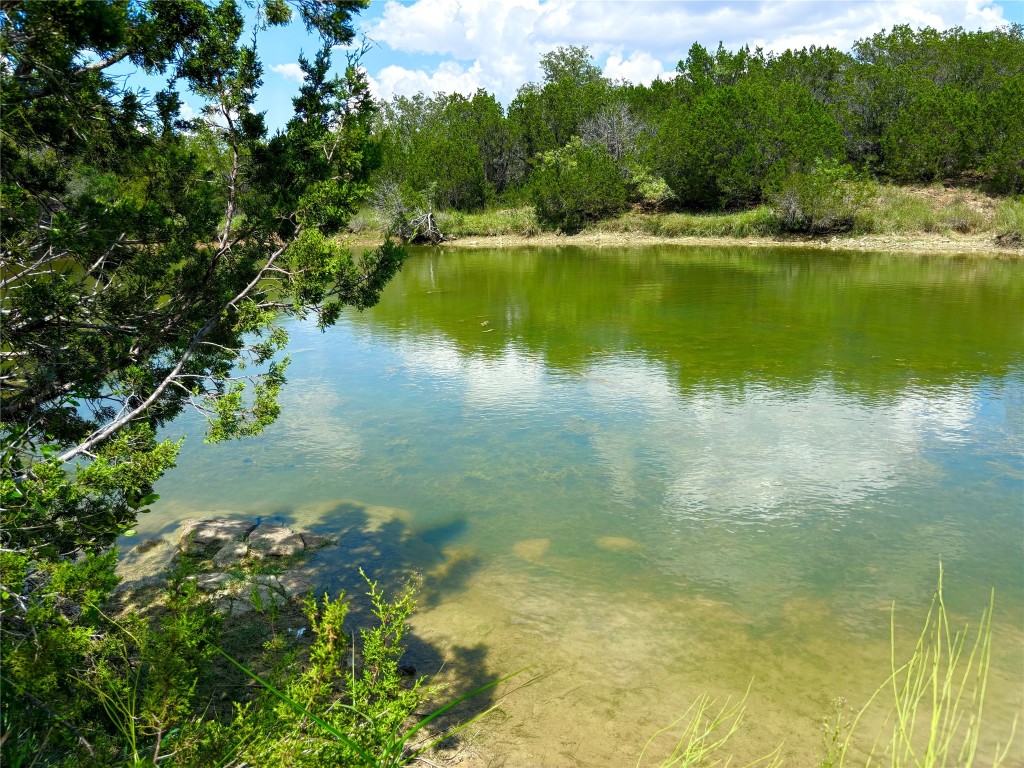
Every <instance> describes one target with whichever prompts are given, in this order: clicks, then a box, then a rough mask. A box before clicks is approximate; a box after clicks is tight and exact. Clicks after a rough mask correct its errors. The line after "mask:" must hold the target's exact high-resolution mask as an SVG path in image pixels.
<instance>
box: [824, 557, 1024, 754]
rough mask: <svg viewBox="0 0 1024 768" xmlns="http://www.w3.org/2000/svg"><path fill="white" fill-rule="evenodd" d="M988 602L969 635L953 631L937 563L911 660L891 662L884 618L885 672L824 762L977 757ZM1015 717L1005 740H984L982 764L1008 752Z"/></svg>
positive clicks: (988, 646) (988, 643) (988, 649)
mask: <svg viewBox="0 0 1024 768" xmlns="http://www.w3.org/2000/svg"><path fill="white" fill-rule="evenodd" d="M992 608H993V600H992V599H990V601H989V605H988V607H987V608H986V609H985V610H984V611H983V612H982V615H981V619H980V621H979V622H978V627H977V629H976V630H975V631H974V633H973V636H972V633H971V632H970V630H969V627H964V628H963V629H962V630H959V631H954V630H953V628H952V627H951V626H950V620H949V614H948V612H947V610H946V604H945V601H944V599H943V595H942V569H941V567H940V569H939V583H938V588H937V589H936V592H935V596H934V597H933V598H932V603H931V607H930V608H929V610H928V615H927V617H926V618H925V623H924V628H923V629H922V630H921V633H920V635H919V636H918V638H917V642H916V643H915V646H914V650H913V652H912V654H911V655H910V658H909V659H908V660H907V661H905V662H903V663H902V664H901V663H898V662H897V650H896V645H897V643H896V622H895V617H894V616H893V618H892V619H891V622H890V669H891V673H890V675H889V677H888V678H887V679H886V680H885V682H884V683H882V685H880V686H879V687H878V688H877V690H876V691H875V693H874V694H873V695H872V696H871V698H870V699H869V700H868V702H867V704H865V705H864V707H863V708H861V710H860V711H859V712H858V713H857V715H856V716H855V717H854V719H853V721H852V723H851V725H850V726H849V728H848V730H847V735H846V738H845V739H843V740H842V741H840V740H839V739H833V741H832V748H831V749H830V753H829V754H828V755H827V756H826V758H825V760H823V762H822V763H821V765H822V767H823V768H843V766H847V765H856V766H864V768H870V767H871V766H887V767H888V768H910V767H911V766H913V767H914V768H941V767H943V766H958V768H971V767H972V766H974V765H975V764H976V763H978V762H980V760H979V756H978V747H979V743H980V740H981V735H982V725H983V721H984V705H985V691H986V688H987V681H988V671H989V664H990V660H991V653H992ZM879 708H883V710H884V714H883V720H882V725H881V727H880V729H879V730H878V732H877V733H876V734H875V735H874V737H873V739H872V741H871V747H870V749H868V750H867V754H866V755H865V754H863V753H862V750H861V749H858V747H857V746H856V745H858V744H862V743H866V739H865V737H864V735H863V734H862V733H861V731H862V730H863V723H864V722H865V720H866V719H870V718H871V717H874V716H876V715H877V714H878V709H879ZM1015 728H1016V720H1014V723H1013V725H1012V726H1011V729H1010V733H1009V734H1008V735H1007V738H1006V742H1005V743H1002V744H1000V743H998V742H997V743H995V744H994V745H992V746H991V749H992V753H993V754H992V755H991V756H989V757H987V758H985V763H986V764H987V765H993V766H999V765H1001V764H1002V763H1003V761H1004V760H1005V759H1006V756H1007V754H1008V753H1009V749H1010V744H1011V743H1012V741H1013V735H1014V730H1015Z"/></svg>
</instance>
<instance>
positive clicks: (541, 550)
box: [512, 539, 551, 563]
mask: <svg viewBox="0 0 1024 768" xmlns="http://www.w3.org/2000/svg"><path fill="white" fill-rule="evenodd" d="M550 546H551V539H523V540H522V541H517V542H516V543H515V544H513V545H512V551H513V552H515V553H516V556H517V557H521V558H522V559H523V560H527V561H529V562H531V563H532V562H535V561H537V560H540V559H541V558H542V557H544V555H545V553H547V551H548V547H550Z"/></svg>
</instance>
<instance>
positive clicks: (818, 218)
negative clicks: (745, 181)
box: [770, 160, 872, 234]
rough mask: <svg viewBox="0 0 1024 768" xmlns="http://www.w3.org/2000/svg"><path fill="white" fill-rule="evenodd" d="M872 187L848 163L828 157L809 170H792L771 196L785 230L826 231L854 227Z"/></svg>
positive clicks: (838, 230) (841, 230)
mask: <svg viewBox="0 0 1024 768" xmlns="http://www.w3.org/2000/svg"><path fill="white" fill-rule="evenodd" d="M871 191H872V190H871V185H870V184H869V183H867V182H863V181H860V180H858V179H857V178H856V176H855V174H854V172H853V168H851V167H850V166H849V165H840V164H838V163H836V162H835V161H829V160H825V161H819V162H818V163H816V164H815V166H814V168H812V169H811V170H810V171H808V172H806V173H804V172H797V173H791V174H790V175H789V176H787V177H786V178H785V179H784V180H783V181H782V182H781V183H780V184H779V185H778V186H777V187H776V188H775V189H774V190H773V191H772V193H771V194H770V200H771V205H772V209H773V211H774V212H775V215H776V216H778V217H779V221H780V223H781V225H782V228H783V229H784V230H786V231H789V232H807V233H811V234H825V233H828V232H844V231H847V230H850V229H852V228H853V226H854V224H855V222H856V219H857V213H858V212H859V211H860V210H861V208H863V206H864V204H865V203H866V202H867V201H868V199H869V197H870V195H871Z"/></svg>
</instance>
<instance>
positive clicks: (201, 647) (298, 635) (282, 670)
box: [2, 552, 430, 768]
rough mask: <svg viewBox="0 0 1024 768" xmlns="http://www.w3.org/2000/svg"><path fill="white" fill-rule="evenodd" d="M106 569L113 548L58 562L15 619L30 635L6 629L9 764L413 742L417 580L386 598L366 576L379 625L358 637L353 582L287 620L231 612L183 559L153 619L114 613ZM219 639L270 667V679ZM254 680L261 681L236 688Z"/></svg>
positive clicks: (267, 756) (395, 752)
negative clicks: (258, 641) (412, 633)
mask: <svg viewBox="0 0 1024 768" xmlns="http://www.w3.org/2000/svg"><path fill="white" fill-rule="evenodd" d="M113 566H114V554H113V553H112V552H110V553H107V554H104V555H87V556H86V557H85V558H84V559H83V561H82V562H81V563H69V562H62V563H59V564H55V565H53V566H52V567H51V568H50V570H49V573H47V574H46V577H45V578H46V584H45V586H43V587H41V588H40V589H39V590H38V591H39V593H40V594H41V598H40V599H38V600H36V601H35V602H34V603H33V605H32V608H31V611H30V612H29V615H28V616H26V617H24V618H23V619H20V620H21V621H22V622H23V623H24V624H25V625H26V626H30V627H31V629H32V632H33V633H34V634H35V636H34V637H31V638H30V637H27V636H26V637H22V638H20V640H15V641H11V637H12V636H13V635H14V634H15V633H14V632H12V631H9V632H8V636H7V638H6V639H7V641H8V642H7V643H6V645H5V649H4V650H5V664H4V672H3V685H4V688H5V702H4V708H3V726H2V727H3V733H4V740H3V744H2V759H3V763H4V765H12V766H17V765H28V764H40V763H42V764H57V765H75V764H81V763H82V761H88V762H89V764H91V765H97V766H104V765H110V766H114V765H153V764H157V763H159V764H160V765H179V766H197V765H224V764H238V763H242V764H251V765H266V766H275V765H277V766H292V765H325V764H326V765H367V766H374V768H376V767H377V766H385V765H387V766H391V765H403V764H405V763H406V762H407V761H408V760H409V759H411V755H413V754H414V753H415V752H416V749H415V748H414V747H413V746H412V745H411V744H410V743H409V741H410V738H409V737H410V736H411V735H412V734H414V733H416V731H417V730H419V729H418V727H416V726H415V725H410V724H409V723H410V722H411V720H410V717H411V716H412V715H413V713H414V712H415V711H416V709H417V708H418V707H419V706H420V705H421V704H422V702H423V700H424V697H425V695H426V694H427V693H428V692H429V690H430V689H429V688H428V687H426V686H425V679H423V678H420V679H408V678H406V677H404V676H403V674H402V673H401V671H400V669H401V667H400V662H401V657H402V653H403V643H402V641H403V637H404V635H405V633H406V620H407V619H408V617H409V615H410V614H411V613H412V611H413V610H414V609H415V600H414V584H413V583H412V582H409V583H407V584H406V586H405V587H404V589H403V590H402V591H401V593H400V594H398V595H397V596H396V597H395V598H394V599H390V600H389V599H387V598H386V597H385V595H384V594H383V592H382V591H381V589H380V588H379V586H378V585H377V584H376V583H374V582H372V581H369V580H367V583H368V586H369V591H368V593H367V595H368V598H369V600H370V604H371V608H372V613H373V616H374V622H373V623H372V624H371V625H370V626H367V627H364V628H362V629H361V630H360V633H359V640H358V642H357V640H356V637H355V635H354V634H350V633H349V632H348V631H347V628H346V626H345V619H346V616H347V612H348V605H349V604H348V603H347V602H346V601H345V599H344V595H342V596H340V597H339V598H337V599H335V600H331V599H330V598H329V597H328V596H327V595H324V597H323V599H322V600H316V599H314V598H313V597H312V596H311V595H310V596H308V597H307V598H306V600H305V603H304V607H303V612H302V613H303V616H304V619H305V621H306V622H307V623H308V633H307V632H306V630H305V628H302V629H301V631H289V632H285V631H282V629H281V628H280V627H279V626H277V625H278V624H279V623H280V622H281V621H282V620H283V619H284V618H289V619H292V620H294V619H298V618H299V617H298V616H296V615H293V614H288V613H287V611H286V608H287V607H286V606H282V605H280V604H278V603H275V602H273V599H272V598H271V599H270V600H268V601H264V602H262V603H261V604H259V605H258V608H259V611H258V614H254V619H252V620H246V621H242V622H239V621H232V622H231V623H230V624H228V623H224V622H222V620H221V617H220V616H219V615H218V614H216V613H214V612H213V610H212V608H211V606H210V604H209V602H208V601H207V600H206V599H204V598H203V597H202V596H201V595H200V593H199V592H198V591H197V588H196V583H195V581H194V578H193V576H194V573H193V571H192V569H191V566H190V563H189V561H187V560H185V559H182V560H180V561H179V563H178V565H177V567H176V568H175V570H174V571H173V572H172V573H171V575H170V577H169V579H168V581H167V584H166V586H165V587H164V588H163V595H162V597H161V598H160V599H159V602H158V605H159V608H158V614H159V615H158V618H156V619H151V618H150V617H149V616H143V615H141V614H138V613H132V612H126V611H121V612H119V613H118V614H117V617H116V618H115V617H114V614H113V613H110V612H109V611H108V606H114V607H116V605H117V603H116V601H114V602H113V603H112V602H111V601H110V600H109V599H108V598H109V597H110V594H109V593H110V590H111V589H113V587H114V586H115V585H116V583H117V579H116V577H115V576H114V574H113ZM9 576H10V574H5V579H6V580H5V584H12V582H11V580H10V579H9V578H8V577H9ZM34 578H35V579H37V580H39V579H42V578H43V576H42V575H41V574H36V575H35V576H34ZM13 586H17V585H13ZM8 597H10V596H9V595H8ZM258 602H259V601H258ZM256 625H262V629H261V628H260V626H256ZM254 633H255V634H254ZM243 636H244V637H243ZM254 636H263V637H267V640H266V642H264V643H263V644H262V647H257V649H256V650H253V648H251V647H249V648H247V647H246V646H247V645H248V646H251V645H252V640H251V638H252V637H254ZM223 646H229V647H232V648H234V649H236V652H237V651H239V650H240V651H241V652H243V653H244V654H245V661H246V663H248V664H251V665H253V666H255V667H259V668H263V669H266V670H268V672H267V676H266V679H265V680H264V679H262V678H259V677H257V676H256V675H255V673H253V672H251V671H249V670H248V668H247V667H244V666H242V665H241V664H240V663H239V662H238V661H236V660H234V659H233V658H232V657H231V656H228V655H227V654H226V652H225V651H224V650H222V647H223ZM238 670H242V671H243V672H244V673H245V674H242V675H239V674H237V671H238ZM232 672H235V673H236V674H234V675H232ZM249 678H252V679H253V680H257V681H259V682H260V683H261V684H262V685H258V686H255V687H253V686H245V685H243V683H244V682H245V681H246V680H247V679H249ZM226 691H234V693H232V694H231V695H230V696H228V697H225V693H226ZM289 702H290V703H291V704H292V705H294V704H295V702H301V704H300V705H299V706H298V707H296V706H290V705H289Z"/></svg>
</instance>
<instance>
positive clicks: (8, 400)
mask: <svg viewBox="0 0 1024 768" xmlns="http://www.w3.org/2000/svg"><path fill="white" fill-rule="evenodd" d="M367 4H368V0H337V1H336V2H332V3H320V2H312V1H311V0H294V2H285V0H263V1H262V2H260V3H258V4H257V7H256V11H257V13H256V19H255V22H254V23H253V22H252V21H250V22H247V21H246V17H245V15H244V14H243V10H244V8H245V5H243V4H240V3H238V2H236V0H103V1H102V2H94V1H92V0H68V1H67V2H59V3H57V2H47V1H46V0H12V2H5V3H3V4H2V5H0V31H2V35H0V102H2V116H3V130H2V131H0V154H2V155H3V158H4V160H3V163H2V164H0V194H2V196H3V206H2V213H0V217H2V220H0V302H2V311H3V324H4V333H3V338H2V340H0V382H2V391H0V398H2V400H0V413H2V419H3V423H2V424H0V509H2V512H0V656H2V669H0V676H2V683H3V687H4V695H3V697H2V701H0V709H2V712H0V716H2V721H3V734H2V741H3V749H4V763H5V764H10V765H18V764H27V762H32V761H34V760H35V756H38V755H40V754H41V755H43V760H44V761H51V762H54V761H59V760H61V759H65V760H67V761H68V762H69V763H79V764H80V763H82V762H83V761H90V762H94V763H96V764H105V763H118V762H121V763H123V762H129V763H131V762H139V761H140V760H143V757H144V753H145V752H149V754H151V755H152V758H147V759H151V760H152V761H155V760H156V759H157V757H158V756H159V755H161V754H163V753H166V754H170V752H171V751H174V750H176V749H177V747H176V746H174V747H173V748H172V746H171V745H172V743H177V742H178V741H180V740H181V739H182V738H183V736H182V734H183V733H184V732H185V730H186V726H187V724H188V723H189V722H191V720H190V718H193V717H194V706H195V705H196V704H197V703H198V699H197V698H196V697H197V687H196V686H197V685H200V684H201V683H197V681H202V680H203V679H204V674H205V673H204V670H205V669H207V668H208V665H209V662H210V658H209V652H210V651H209V649H210V647H211V646H210V639H211V638H212V637H213V636H214V633H215V623H216V622H215V620H214V619H213V617H212V616H211V615H209V613H208V611H206V610H205V609H204V608H203V607H202V606H201V605H200V604H199V603H198V602H197V601H196V599H195V597H196V596H195V594H194V587H191V586H190V585H189V584H188V583H187V582H186V581H183V580H179V581H178V582H176V584H175V586H174V587H173V588H172V594H171V596H170V597H169V599H168V603H167V614H166V617H165V619H164V620H162V621H161V622H160V623H159V625H158V626H156V627H150V626H148V625H145V624H143V623H139V622H134V621H128V622H127V623H125V624H123V625H122V626H112V625H111V622H110V620H109V619H107V618H106V617H105V616H104V615H103V613H102V612H101V608H102V606H103V604H104V600H105V598H106V597H107V596H108V595H109V593H110V591H111V590H112V589H113V587H114V586H115V583H116V579H115V578H114V576H113V559H112V558H113V555H111V554H109V553H108V552H107V550H108V548H109V546H110V545H111V544H112V543H113V542H114V541H115V540H116V538H117V537H118V536H119V535H121V534H124V533H130V532H131V529H132V527H133V525H134V522H135V520H136V516H137V515H138V514H139V513H141V512H144V511H145V510H146V507H147V506H148V505H149V504H151V503H152V502H153V501H154V500H155V498H156V497H155V495H154V494H153V492H152V491H153V484H154V483H155V482H156V480H157V479H158V478H159V477H160V476H161V475H163V473H164V472H166V471H167V470H169V469H170V468H172V467H173V466H174V463H175V459H176V455H177V452H178V448H179V442H178V441H175V440H173V439H161V438H160V437H158V434H159V429H160V427H162V426H164V425H166V424H167V423H168V422H170V420H172V419H173V418H174V417H175V416H176V415H177V414H178V413H180V412H181V411H182V409H183V408H186V407H195V408H197V409H198V410H199V411H200V412H201V413H203V414H204V415H205V416H206V418H207V419H208V422H209V433H208V437H209V439H210V440H224V439H229V438H235V437H245V436H249V435H254V434H257V433H259V432H260V431H261V430H262V429H263V428H264V427H265V426H266V425H268V424H269V423H271V422H272V421H273V420H274V419H275V418H276V416H277V414H278V405H277V395H278V393H279V391H280V388H281V386H282V385H283V383H284V380H285V377H284V373H285V370H286V366H287V358H284V357H283V356H282V350H283V349H284V346H285V344H286V342H287V334H286V333H285V331H284V330H283V328H282V323H283V322H284V321H286V320H287V319H288V318H305V317H312V318H314V319H315V320H316V322H317V323H318V324H319V326H320V327H321V328H326V327H328V326H330V325H332V324H333V323H335V322H336V321H337V320H338V318H339V316H340V314H341V312H342V310H343V308H344V307H347V306H352V307H356V308H358V309H362V308H364V307H367V306H370V305H372V304H374V303H375V302H376V301H377V298H378V296H379V294H380V291H381V290H382V288H383V286H384V285H385V284H386V282H387V281H388V280H389V279H390V277H391V276H392V275H393V274H394V273H395V272H396V271H397V270H398V269H399V268H400V266H401V263H402V260H403V258H404V250H403V249H401V248H400V247H397V246H395V245H393V244H391V243H390V242H386V243H385V244H384V245H383V246H381V247H380V248H377V249H374V250H371V251H369V252H367V253H365V254H362V255H361V256H358V257H356V256H353V255H352V254H351V253H349V252H347V251H345V250H343V249H341V248H339V247H338V246H337V244H336V243H335V241H334V238H333V236H334V235H335V234H337V233H338V232H339V231H341V229H342V227H343V226H344V225H345V223H346V221H347V219H348V218H349V216H351V214H352V213H354V211H355V210H356V207H357V205H358V204H359V202H360V201H361V200H362V198H363V197H364V196H365V194H366V191H367V189H368V180H369V175H370V173H371V171H372V170H373V168H374V164H373V153H372V151H370V150H371V149H372V147H371V142H370V132H371V127H372V126H371V123H372V119H373V116H374V113H375V106H374V104H373V103H372V100H371V99H370V97H369V91H368V88H367V82H366V78H365V76H364V74H363V73H362V72H361V70H360V69H359V68H358V66H357V64H358V61H357V59H356V58H350V59H349V60H348V61H347V62H346V63H344V64H343V65H342V66H341V67H340V68H335V67H334V66H333V64H332V53H333V52H334V51H335V49H337V48H340V47H344V46H346V45H348V44H349V43H350V42H351V41H352V39H353V36H354V33H353V28H352V18H353V16H354V14H356V13H358V12H359V11H360V10H361V9H363V8H365V7H366V5H367ZM293 16H294V17H297V19H298V20H299V21H300V22H301V23H303V24H304V25H305V26H306V27H307V29H309V30H310V31H315V32H316V33H318V34H319V38H320V43H321V46H320V48H319V50H317V51H316V52H315V54H313V55H312V56H310V57H309V58H305V57H303V58H301V59H300V66H301V67H302V69H303V72H304V74H305V79H304V82H303V84H302V85H301V87H300V88H299V89H298V92H297V94H296V96H295V98H294V99H293V106H294V115H293V117H292V118H291V120H289V122H288V123H287V125H286V126H285V127H284V128H283V129H282V130H280V131H278V132H276V133H274V134H273V135H270V133H269V132H268V131H267V129H266V126H265V125H264V121H263V116H262V114H261V113H259V112H257V111H255V109H254V104H255V99H256V95H257V93H258V91H259V88H260V86H261V83H262V74H263V65H262V63H261V61H260V58H259V42H260V41H261V40H262V39H263V36H264V35H266V34H272V33H273V32H272V28H273V27H276V26H280V25H283V24H286V23H288V22H289V21H290V20H291V19H292V17H293ZM350 50H351V49H350ZM122 63H123V64H122ZM118 64H122V66H127V65H128V64H131V65H132V66H134V67H136V68H137V69H138V70H141V71H143V72H145V73H147V74H148V75H151V76H154V77H157V76H163V78H164V79H165V81H166V86H165V87H163V88H162V89H160V90H158V91H157V92H156V93H154V94H149V93H147V92H146V91H144V90H142V89H138V88H133V87H132V79H131V78H123V77H120V76H115V75H114V74H112V72H113V71H114V70H113V69H112V68H114V67H115V66H116V65H118ZM178 88H186V89H188V90H189V91H191V93H192V94H194V95H195V96H196V97H198V98H199V99H201V100H202V102H203V103H204V105H205V106H204V108H203V113H202V114H201V115H200V116H198V117H196V118H194V119H185V118H184V117H183V116H182V114H181V111H180V97H179V94H178ZM324 610H327V609H324ZM332 626H333V625H332ZM392 626H393V625H392ZM389 653H390V651H389ZM381 684H382V685H383V688H381V691H382V692H383V694H382V695H383V699H387V700H388V701H390V699H391V698H394V697H392V696H391V693H389V692H387V691H388V688H387V686H388V684H389V683H388V682H387V678H382V683H381ZM383 699H382V700H383ZM392 711H393V712H398V711H399V710H392ZM104 723H105V725H104ZM26 755H30V757H28V758H27V761H26V757H25V756H26ZM86 755H91V756H90V757H86Z"/></svg>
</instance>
